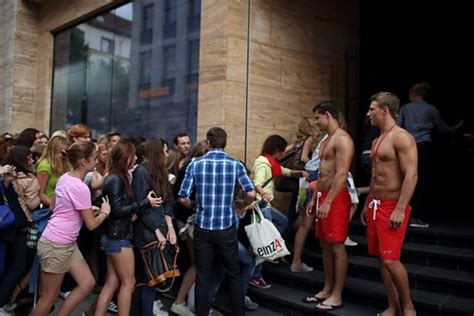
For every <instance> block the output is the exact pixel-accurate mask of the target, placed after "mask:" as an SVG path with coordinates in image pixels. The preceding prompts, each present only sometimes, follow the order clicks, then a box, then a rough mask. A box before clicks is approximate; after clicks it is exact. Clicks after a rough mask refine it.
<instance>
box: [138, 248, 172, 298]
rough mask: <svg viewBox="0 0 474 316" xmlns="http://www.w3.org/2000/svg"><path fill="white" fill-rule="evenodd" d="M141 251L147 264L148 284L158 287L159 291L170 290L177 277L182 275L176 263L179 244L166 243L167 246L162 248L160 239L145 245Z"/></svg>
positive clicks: (145, 264)
mask: <svg viewBox="0 0 474 316" xmlns="http://www.w3.org/2000/svg"><path fill="white" fill-rule="evenodd" d="M140 252H141V255H142V259H143V263H144V266H145V273H146V277H147V281H146V285H147V286H148V287H154V288H156V290H157V291H159V292H167V291H169V289H171V287H172V286H173V283H174V280H175V278H176V277H177V276H180V273H179V269H178V266H177V265H176V259H177V258H178V253H179V247H178V245H171V244H170V243H166V246H165V248H164V249H163V250H161V249H160V247H159V246H158V241H153V242H151V243H149V244H146V245H145V246H143V247H142V248H141V249H140Z"/></svg>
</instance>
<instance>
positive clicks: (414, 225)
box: [410, 218, 430, 228]
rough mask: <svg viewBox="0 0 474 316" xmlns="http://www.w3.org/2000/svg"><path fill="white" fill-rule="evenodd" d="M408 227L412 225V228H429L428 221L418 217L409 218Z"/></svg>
mask: <svg viewBox="0 0 474 316" xmlns="http://www.w3.org/2000/svg"><path fill="white" fill-rule="evenodd" d="M410 227H412V228H429V227H430V225H429V224H428V223H425V222H423V221H422V220H421V219H419V218H412V219H411V220H410Z"/></svg>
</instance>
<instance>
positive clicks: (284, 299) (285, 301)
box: [249, 283, 376, 316]
mask: <svg viewBox="0 0 474 316" xmlns="http://www.w3.org/2000/svg"><path fill="white" fill-rule="evenodd" d="M249 293H250V294H251V295H252V298H254V299H255V301H257V302H258V303H259V304H261V305H265V306H268V307H271V308H272V309H273V310H278V311H281V312H282V313H284V314H286V315H314V314H317V315H318V314H324V315H338V316H366V315H373V314H375V313H376V310H375V309H371V308H368V307H364V306H362V305H356V304H351V303H346V302H344V306H343V307H342V308H339V309H336V310H334V311H329V312H326V313H323V312H319V311H318V310H317V309H316V308H315V307H314V306H315V305H316V304H307V303H303V302H302V301H301V299H302V298H304V297H307V296H310V295H312V294H313V293H312V292H304V291H301V290H296V289H294V288H289V287H288V286H285V285H283V284H279V283H273V284H272V287H271V288H269V289H257V288H251V289H249ZM259 315H260V313H259ZM262 315H263V314H262Z"/></svg>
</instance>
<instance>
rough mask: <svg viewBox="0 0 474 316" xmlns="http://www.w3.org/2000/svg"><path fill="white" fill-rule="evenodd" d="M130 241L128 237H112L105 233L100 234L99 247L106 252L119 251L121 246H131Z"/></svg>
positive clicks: (109, 253)
mask: <svg viewBox="0 0 474 316" xmlns="http://www.w3.org/2000/svg"><path fill="white" fill-rule="evenodd" d="M132 247H133V246H132V243H131V242H130V240H128V239H113V238H110V237H109V236H107V235H105V234H104V235H102V236H100V248H101V249H102V250H103V251H104V252H105V253H106V254H107V255H111V254H114V253H119V252H121V251H122V248H132Z"/></svg>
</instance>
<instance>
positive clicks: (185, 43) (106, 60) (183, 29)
mask: <svg viewBox="0 0 474 316" xmlns="http://www.w3.org/2000/svg"><path fill="white" fill-rule="evenodd" d="M200 8H201V3H200V0H166V1H157V0H155V1H153V0H140V1H133V2H131V3H128V4H126V5H124V6H121V7H119V8H117V9H114V10H111V11H108V12H104V13H103V14H101V15H99V16H96V17H94V18H92V19H90V20H87V21H85V22H83V23H81V24H79V25H76V26H74V27H72V28H69V29H66V30H64V31H61V32H60V33H57V34H56V35H55V42H54V43H55V50H54V82H53V93H52V96H53V97H52V110H51V130H52V131H54V130H57V129H67V128H69V127H70V126H72V125H74V124H77V123H84V124H87V125H88V126H90V127H91V128H92V129H93V135H94V136H95V137H98V136H99V135H101V134H105V133H107V132H108V131H110V130H117V131H119V132H121V133H122V134H124V135H125V136H135V137H139V136H143V137H147V138H149V137H162V138H164V139H166V140H168V141H171V140H172V138H173V136H174V135H175V134H176V133H178V132H180V131H186V132H188V133H189V134H190V135H191V138H192V141H195V140H196V129H197V101H198V100H197V96H198V94H197V93H198V86H199V84H198V78H199V36H200V18H201V16H200V12H201V10H200Z"/></svg>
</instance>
